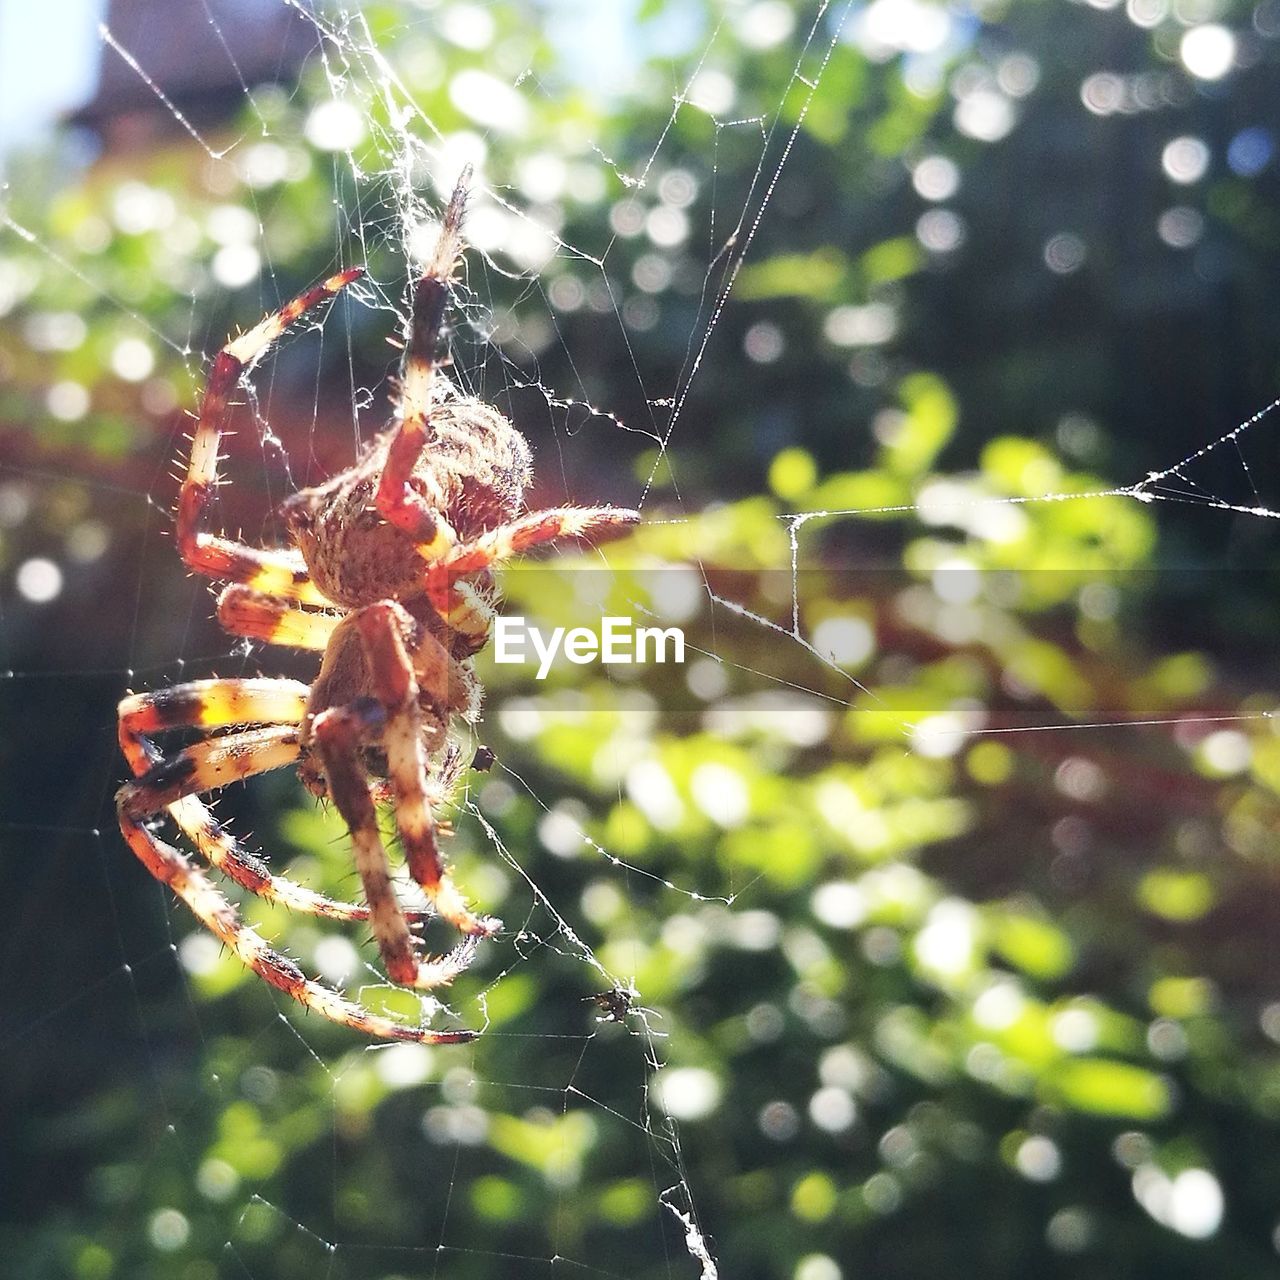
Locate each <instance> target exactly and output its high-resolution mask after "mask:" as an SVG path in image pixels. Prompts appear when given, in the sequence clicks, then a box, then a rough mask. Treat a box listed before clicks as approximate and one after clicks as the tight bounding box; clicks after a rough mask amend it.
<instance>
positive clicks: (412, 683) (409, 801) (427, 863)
mask: <svg viewBox="0 0 1280 1280" xmlns="http://www.w3.org/2000/svg"><path fill="white" fill-rule="evenodd" d="M356 626H357V627H358V628H359V630H360V638H361V639H362V640H363V642H364V646H365V653H366V654H367V656H368V660H369V674H370V677H371V679H372V682H373V688H374V692H375V694H376V695H377V698H378V700H379V701H380V702H381V703H382V706H383V708H384V709H385V711H386V713H387V723H386V727H385V729H384V730H383V733H382V746H383V749H384V750H385V751H386V753H387V772H388V775H389V777H390V779H391V786H392V789H393V791H394V794H395V814H396V825H397V827H398V829H399V832H400V839H401V840H402V842H403V843H404V849H405V858H406V861H407V863H408V866H409V874H410V875H412V876H413V878H414V880H416V881H417V882H418V884H420V885H421V886H422V888H423V890H424V891H425V892H426V895H427V897H428V898H429V899H430V901H431V902H432V903H433V904H434V906H435V908H436V910H437V911H439V913H440V915H441V916H443V917H444V919H446V920H448V921H449V923H450V924H452V925H453V926H454V928H456V929H457V930H458V931H459V932H460V933H463V934H466V935H467V936H468V937H471V938H487V937H492V936H493V934H495V933H497V932H498V930H499V929H501V928H502V921H501V920H495V919H493V918H491V917H487V916H478V915H476V914H475V913H474V912H472V911H471V909H470V908H469V907H468V905H467V902H466V899H465V898H464V897H463V896H462V894H461V892H459V890H458V888H457V886H456V885H455V884H454V883H453V880H452V878H451V877H450V875H449V873H448V872H447V871H446V870H445V867H444V864H443V861H442V860H441V857H440V847H439V844H438V843H437V841H436V825H435V821H434V819H433V818H432V813H431V803H430V801H429V799H428V793H427V785H426V779H427V775H428V769H429V761H428V758H427V756H428V750H429V748H430V747H433V746H437V745H439V743H440V742H441V741H443V738H444V731H445V726H446V725H447V724H448V722H449V719H450V715H451V709H450V708H449V706H448V696H449V695H448V689H449V654H448V652H447V651H446V650H445V648H444V646H443V645H441V643H440V642H439V641H438V640H437V639H436V638H435V637H434V636H433V635H431V634H430V632H428V631H426V629H425V628H421V627H419V626H418V624H416V623H415V622H414V621H413V619H412V618H411V617H410V616H409V615H408V614H407V613H406V612H405V610H404V609H403V608H402V607H401V606H399V605H397V604H395V603H393V602H390V601H388V602H385V603H382V604H374V605H370V606H368V607H367V608H365V609H362V610H361V611H360V612H359V613H358V614H357V615H356ZM407 638H412V639H413V640H414V641H415V642H416V643H415V652H414V654H413V657H412V659H411V658H410V654H409V651H408V648H407V647H406V639H407ZM420 682H421V683H420ZM420 687H421V688H422V689H424V690H425V691H426V693H427V695H428V698H429V699H430V701H431V702H432V703H433V706H434V710H435V719H436V724H435V725H432V726H431V728H432V729H433V730H434V734H433V737H434V738H435V739H436V741H435V742H431V743H429V742H428V740H427V738H428V736H427V733H426V729H427V727H428V726H427V725H425V724H424V723H423V711H422V708H421V705H420V703H419V689H420Z"/></svg>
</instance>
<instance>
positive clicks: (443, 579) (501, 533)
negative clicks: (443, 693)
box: [427, 507, 640, 634]
mask: <svg viewBox="0 0 1280 1280" xmlns="http://www.w3.org/2000/svg"><path fill="white" fill-rule="evenodd" d="M639 519H640V513H639V512H638V511H632V510H630V509H629V508H627V507H550V508H548V509H547V510H545V511H531V512H529V513H528V514H527V515H523V516H520V517H518V518H517V519H515V520H510V521H508V522H507V523H506V524H500V525H499V526H498V527H497V528H496V529H489V530H487V531H486V532H485V533H482V534H480V536H479V537H477V538H472V539H471V540H470V541H469V542H463V543H459V544H458V545H457V546H455V547H453V548H452V549H451V550H449V551H447V552H446V553H445V554H444V556H443V557H442V558H441V559H440V560H439V562H438V563H436V564H433V565H431V566H430V567H429V568H428V570H427V595H428V596H429V597H430V599H431V602H432V604H434V605H435V606H436V608H437V610H439V611H440V613H441V614H442V615H443V616H444V617H446V618H447V619H448V620H449V624H450V626H456V627H457V628H458V629H459V630H461V631H462V632H463V634H469V632H468V631H467V626H468V619H469V617H470V615H471V613H472V612H473V611H472V610H471V608H470V607H469V602H468V601H467V600H466V599H465V598H464V597H462V596H459V594H458V586H459V585H460V584H459V583H458V582H457V577H458V575H459V574H466V573H477V572H479V571H480V570H481V569H486V568H488V567H489V566H490V565H491V564H495V563H497V562H498V561H500V560H509V559H510V558H511V557H512V556H515V555H519V554H520V553H521V552H524V551H529V550H531V549H532V548H533V547H536V546H539V545H540V544H542V543H544V542H554V541H555V540H556V539H557V538H590V539H592V540H593V541H600V540H601V539H603V538H611V537H616V536H618V535H619V534H621V533H624V532H625V531H626V530H627V529H629V528H631V526H632V525H634V524H636V523H637V522H638V521H639ZM455 614H456V615H457V619H456V621H455Z"/></svg>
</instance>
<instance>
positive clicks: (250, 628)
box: [218, 582, 342, 651]
mask: <svg viewBox="0 0 1280 1280" xmlns="http://www.w3.org/2000/svg"><path fill="white" fill-rule="evenodd" d="M341 621H342V615H341V614H338V613H318V612H316V611H315V610H313V609H304V608H302V607H301V606H299V605H296V604H294V603H292V602H291V601H289V600H285V599H282V598H281V597H280V596H273V595H268V594H267V593H266V592H263V591H255V590H254V589H253V588H252V587H246V586H245V585H244V584H243V583H239V582H233V583H232V584H231V585H230V586H229V587H226V588H225V589H224V590H223V592H222V594H221V595H220V596H219V597H218V622H219V623H220V624H221V625H222V629H223V630H224V631H229V632H230V633H231V634H232V635H233V636H247V637H248V638H249V639H250V640H265V641H266V642H267V643H268V644H283V645H288V646H290V647H291V648H294V649H314V650H316V651H323V650H324V649H325V647H326V646H327V645H328V643H329V637H330V636H331V635H333V633H334V631H335V630H337V627H338V624H339V623H340V622H341Z"/></svg>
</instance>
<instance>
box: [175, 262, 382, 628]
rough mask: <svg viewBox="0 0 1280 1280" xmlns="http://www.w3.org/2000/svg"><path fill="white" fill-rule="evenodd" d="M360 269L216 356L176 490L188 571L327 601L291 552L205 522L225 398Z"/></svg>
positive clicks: (316, 289)
mask: <svg viewBox="0 0 1280 1280" xmlns="http://www.w3.org/2000/svg"><path fill="white" fill-rule="evenodd" d="M363 274H364V268H362V267H352V268H350V269H348V270H346V271H340V272H338V274H337V275H333V276H330V277H329V278H328V279H327V280H322V281H320V283H319V284H316V285H313V286H312V287H311V288H310V289H308V290H306V292H305V293H300V294H299V295H298V296H297V297H296V298H294V299H293V301H292V302H289V303H286V304H285V306H283V307H281V308H280V310H279V311H277V312H275V313H274V314H272V315H269V316H267V317H266V318H265V319H263V320H262V321H260V322H259V323H258V324H256V325H255V326H254V327H253V328H252V329H250V330H248V331H247V332H246V333H242V334H241V335H240V336H239V337H238V338H233V339H231V341H229V342H228V343H227V344H226V345H225V346H224V347H223V348H222V350H221V351H219V352H218V354H217V355H216V356H215V357H214V361H213V369H212V370H211V371H210V373H209V381H208V383H207V384H206V386H205V391H204V396H203V398H202V400H201V402H200V413H199V416H198V418H197V421H196V429H195V433H194V434H193V436H192V439H191V456H190V458H189V460H188V463H187V474H186V478H185V479H184V480H183V482H182V488H181V490H180V492H179V494H178V522H177V540H178V554H179V555H180V556H181V557H182V559H183V562H184V563H185V564H186V565H187V567H188V568H189V569H192V570H194V571H195V572H196V573H202V574H204V575H205V576H206V577H209V578H223V579H226V580H228V581H233V582H243V583H246V584H248V585H249V586H251V587H254V588H256V589H257V590H259V591H264V592H270V593H271V594H272V595H279V596H284V597H285V598H287V599H289V600H298V601H303V602H305V603H307V604H328V603H329V601H328V600H326V599H325V597H324V596H323V595H322V594H321V593H320V592H319V590H317V588H316V587H315V586H314V585H313V584H312V582H311V580H310V578H309V577H308V576H307V570H306V566H305V564H304V563H303V560H302V557H301V555H299V554H298V553H297V552H296V551H293V550H275V551H272V550H266V549H264V548H261V547H250V546H248V545H246V544H245V543H242V542H236V541H234V540H232V539H229V538H224V537H221V536H220V535H218V534H214V533H210V532H209V531H208V530H207V529H206V528H205V527H204V525H205V522H206V520H207V518H208V514H209V508H210V507H211V505H212V503H213V495H214V490H215V489H216V488H217V484H218V447H219V444H220V442H221V439H222V433H223V431H224V430H225V429H226V424H227V417H228V414H229V412H230V398H231V395H232V393H233V392H234V391H235V388H236V386H237V384H238V383H239V381H240V378H241V375H242V374H243V373H244V372H245V370H247V369H249V368H251V367H252V366H253V364H254V363H255V362H256V361H257V360H259V359H260V358H261V357H262V355H263V353H264V352H265V351H266V350H267V348H268V347H270V346H271V344H272V343H273V342H275V341H276V339H277V338H279V337H280V335H281V334H282V333H284V331H285V330H286V329H287V328H289V326H290V325H292V324H294V323H296V322H297V321H298V319H299V318H300V317H301V316H302V315H303V314H304V313H306V312H307V311H309V310H311V309H312V308H313V307H315V306H318V305H319V304H320V303H322V302H324V301H325V300H326V299H328V298H332V297H333V296H334V295H335V294H337V293H339V292H341V291H342V290H343V289H345V288H346V287H347V285H349V284H351V282H352V281H353V280H358V279H359V278H360V277H361V276H362V275H363Z"/></svg>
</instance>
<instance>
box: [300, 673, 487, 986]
mask: <svg viewBox="0 0 1280 1280" xmlns="http://www.w3.org/2000/svg"><path fill="white" fill-rule="evenodd" d="M385 723H386V713H385V712H384V710H383V708H382V707H381V705H380V704H378V703H377V702H375V701H374V700H373V699H371V698H367V699H360V700H358V701H357V702H355V703H352V704H350V705H348V706H344V707H330V708H329V709H328V710H326V711H322V712H321V713H320V714H319V715H318V716H317V717H316V719H315V736H316V745H317V747H318V749H319V751H320V757H321V760H322V761H323V763H324V771H325V777H326V778H327V780H328V783H329V794H330V795H331V796H332V797H333V802H334V804H335V805H337V807H338V812H339V813H341V814H342V816H343V817H344V818H345V819H346V820H347V825H348V826H349V827H350V828H351V848H352V852H353V854H354V855H355V864H356V871H357V872H358V873H359V875H360V880H361V883H362V884H363V885H364V896H365V901H366V902H368V904H369V923H370V925H371V927H372V929H373V936H374V939H375V940H376V942H377V944H378V951H379V952H380V954H381V956H382V963H383V965H384V966H385V968H386V971H387V977H389V978H390V979H391V981H392V982H395V983H398V984H399V985H401V986H404V987H418V988H431V987H438V986H443V985H445V984H446V983H449V982H452V981H453V979H454V978H456V977H457V976H458V974H460V973H461V972H462V971H463V970H464V969H466V967H467V966H468V965H469V964H470V963H471V960H472V958H473V957H474V955H475V949H476V939H475V938H465V939H464V940H463V941H462V942H461V943H460V944H459V945H458V946H456V947H454V948H453V950H452V951H449V952H447V953H445V954H444V955H440V956H426V957H420V956H419V955H418V953H417V950H416V948H415V947H414V940H413V935H412V934H411V933H410V932H409V924H408V921H407V920H406V918H405V913H404V909H403V908H402V907H401V905H400V900H399V898H397V896H396V892H395V887H394V885H393V884H392V883H391V872H390V868H389V865H388V862H387V851H386V849H385V848H384V847H383V844H382V837H381V836H380V835H379V834H378V821H377V814H376V812H375V810H374V807H373V797H372V796H371V795H370V794H369V776H368V773H367V771H366V770H365V767H364V764H363V762H362V761H361V759H360V748H361V746H362V745H363V744H364V743H365V742H368V741H373V740H376V739H377V738H378V737H379V735H380V734H381V733H382V730H383V728H384V727H385Z"/></svg>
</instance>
